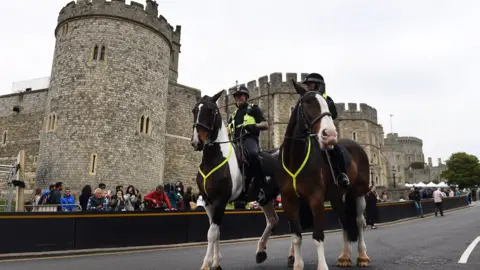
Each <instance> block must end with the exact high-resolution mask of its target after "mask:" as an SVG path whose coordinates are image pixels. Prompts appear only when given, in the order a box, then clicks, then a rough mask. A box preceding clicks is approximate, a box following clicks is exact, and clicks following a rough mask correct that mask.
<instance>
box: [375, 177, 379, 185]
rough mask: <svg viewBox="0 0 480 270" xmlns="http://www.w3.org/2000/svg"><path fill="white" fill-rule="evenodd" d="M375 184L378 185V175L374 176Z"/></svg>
mask: <svg viewBox="0 0 480 270" xmlns="http://www.w3.org/2000/svg"><path fill="white" fill-rule="evenodd" d="M375 184H376V185H378V176H375Z"/></svg>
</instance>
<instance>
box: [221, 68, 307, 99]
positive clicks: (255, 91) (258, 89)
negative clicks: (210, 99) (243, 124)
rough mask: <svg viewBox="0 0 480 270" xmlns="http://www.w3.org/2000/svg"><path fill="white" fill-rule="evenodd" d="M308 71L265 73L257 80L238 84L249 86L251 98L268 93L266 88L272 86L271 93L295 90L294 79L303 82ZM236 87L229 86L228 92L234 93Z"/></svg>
mask: <svg viewBox="0 0 480 270" xmlns="http://www.w3.org/2000/svg"><path fill="white" fill-rule="evenodd" d="M307 75H308V73H300V74H299V73H291V72H287V73H285V76H284V74H283V73H281V72H275V73H271V74H270V75H265V76H262V77H260V78H258V79H257V80H252V81H249V82H248V83H241V84H240V83H239V84H238V85H239V86H240V85H243V86H246V87H247V88H248V90H249V91H250V96H251V98H256V97H258V96H260V95H262V94H266V89H268V88H269V87H270V93H273V92H279V91H291V92H295V89H294V88H293V86H292V79H294V80H295V81H296V82H302V81H303V80H305V78H306V77H307ZM235 89H236V87H235V86H233V87H230V88H228V93H229V94H232V93H233V91H235ZM284 89H285V90H284Z"/></svg>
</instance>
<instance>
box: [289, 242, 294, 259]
mask: <svg viewBox="0 0 480 270" xmlns="http://www.w3.org/2000/svg"><path fill="white" fill-rule="evenodd" d="M290 256H295V251H294V250H293V238H292V241H290V249H289V250H288V257H290Z"/></svg>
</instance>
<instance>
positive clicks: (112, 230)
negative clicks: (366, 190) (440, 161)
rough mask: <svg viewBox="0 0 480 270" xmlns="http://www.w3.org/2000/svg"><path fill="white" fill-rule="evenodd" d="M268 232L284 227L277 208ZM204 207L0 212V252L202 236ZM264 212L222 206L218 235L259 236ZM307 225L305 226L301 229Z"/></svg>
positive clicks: (387, 215) (428, 208)
mask: <svg viewBox="0 0 480 270" xmlns="http://www.w3.org/2000/svg"><path fill="white" fill-rule="evenodd" d="M422 205H423V210H424V213H425V214H429V213H433V211H434V203H433V202H432V200H425V201H423V202H422ZM467 205H468V202H467V199H466V196H459V197H453V198H445V199H444V202H443V208H444V210H448V209H453V208H458V207H463V206H467ZM378 210H379V222H380V223H383V222H390V221H395V220H400V219H404V218H409V217H414V216H415V215H416V209H415V204H414V203H413V202H411V201H406V202H395V203H381V204H378ZM278 215H279V217H280V222H279V224H278V225H277V227H276V228H275V231H274V233H273V235H284V234H288V233H289V226H288V221H287V219H286V217H285V215H284V213H283V211H282V210H279V211H278ZM325 221H326V224H325V230H332V229H339V228H340V224H339V223H338V219H337V215H336V213H335V212H334V211H332V209H330V208H328V209H327V210H326V215H325ZM208 227H209V222H208V217H207V215H206V213H205V212H168V213H158V212H107V213H89V212H81V213H62V212H52V213H41V214H39V213H32V212H30V213H28V212H27V213H0V228H2V229H3V232H4V234H3V237H2V241H1V242H0V253H21V252H40V251H59V250H75V249H94V248H112V247H129V246H150V245H169V244H181V243H192V242H204V241H206V240H207V230H208ZM264 228H265V216H264V214H263V212H262V211H259V210H241V211H237V210H227V212H226V215H225V216H224V220H223V223H222V226H221V239H222V240H231V239H241V238H251V237H260V236H261V234H262V233H263V230H264ZM307 231H308V230H307Z"/></svg>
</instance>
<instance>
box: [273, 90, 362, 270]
mask: <svg viewBox="0 0 480 270" xmlns="http://www.w3.org/2000/svg"><path fill="white" fill-rule="evenodd" d="M294 86H295V89H296V91H297V93H298V94H299V95H300V98H299V100H298V101H297V104H296V106H295V109H294V110H293V112H292V114H291V117H290V120H289V123H288V126H287V130H286V132H285V138H284V141H283V144H282V146H281V147H280V151H279V153H278V155H279V156H278V158H277V160H278V162H279V163H281V166H282V167H283V168H282V169H279V170H278V174H277V175H276V176H275V178H276V181H277V185H278V188H279V190H280V194H281V196H282V205H283V208H284V211H285V214H286V215H287V217H288V220H289V223H290V230H291V233H292V246H291V248H290V252H289V258H288V262H289V266H293V268H294V269H295V270H299V269H303V266H304V262H303V258H302V254H301V245H302V234H301V233H302V229H305V228H302V224H301V218H302V217H301V215H300V209H301V207H303V205H304V206H305V207H307V208H309V209H310V211H308V212H309V213H310V214H311V215H312V216H313V235H312V238H313V239H314V241H315V244H316V246H317V255H318V269H322V270H325V269H328V266H327V263H326V259H325V252H324V238H325V235H324V229H323V228H324V222H325V221H324V213H325V207H324V202H325V201H326V200H329V201H330V202H331V203H332V207H333V208H334V210H335V212H337V214H338V215H339V220H340V222H341V224H342V227H343V229H344V248H343V251H342V254H341V255H340V256H339V258H338V263H337V265H338V266H350V265H351V259H350V252H351V248H350V245H349V242H355V241H357V240H358V242H359V243H358V250H359V257H358V261H357V262H358V264H359V265H360V266H367V265H369V262H370V259H369V258H368V256H367V254H366V245H365V242H364V240H363V228H364V218H363V212H364V210H365V199H364V195H365V194H366V193H367V192H368V185H369V179H368V175H369V172H368V169H369V165H368V157H367V155H366V153H365V151H364V150H363V148H362V147H361V146H360V145H358V144H357V143H356V142H354V141H351V140H346V139H340V140H337V131H336V128H335V125H334V123H333V119H332V117H331V113H330V111H329V109H328V105H327V102H326V101H325V99H324V98H323V97H322V96H321V95H320V94H319V93H318V92H314V91H307V90H305V89H304V88H303V87H301V86H299V85H297V84H296V83H294ZM335 144H338V145H339V146H340V147H342V148H343V150H344V151H346V153H345V155H346V156H348V159H349V161H350V162H349V168H348V176H349V178H350V179H352V180H351V183H350V186H349V187H348V188H347V190H343V188H342V187H340V186H338V185H337V184H336V181H334V179H335V177H334V174H335V173H334V172H333V170H332V166H331V163H330V160H329V158H328V156H329V154H328V151H329V149H331V148H332V146H333V145H335ZM308 226H311V225H308Z"/></svg>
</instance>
